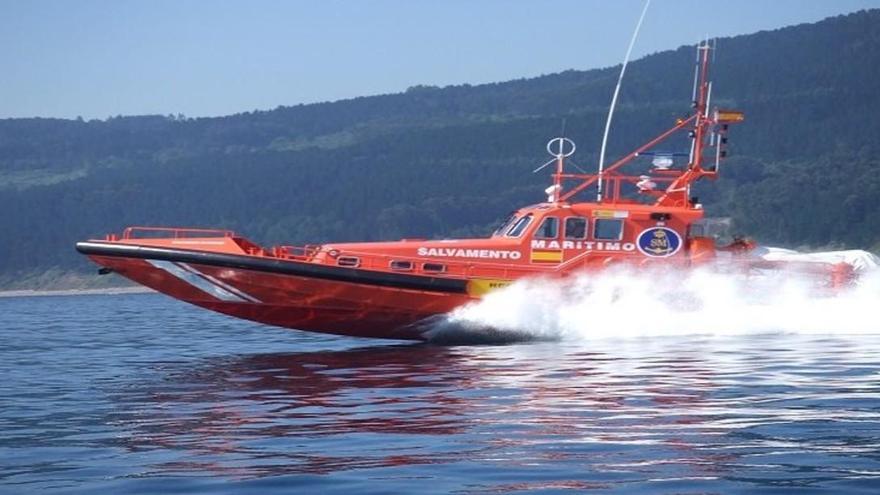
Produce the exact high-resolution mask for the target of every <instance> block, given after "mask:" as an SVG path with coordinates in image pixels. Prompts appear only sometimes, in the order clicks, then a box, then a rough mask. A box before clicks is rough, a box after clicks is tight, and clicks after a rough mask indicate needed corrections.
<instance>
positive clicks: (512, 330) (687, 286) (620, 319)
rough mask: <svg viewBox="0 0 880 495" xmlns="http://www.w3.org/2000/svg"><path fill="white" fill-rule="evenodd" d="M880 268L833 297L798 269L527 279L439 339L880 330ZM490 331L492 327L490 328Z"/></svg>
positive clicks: (446, 327)
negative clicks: (879, 314) (877, 309)
mask: <svg viewBox="0 0 880 495" xmlns="http://www.w3.org/2000/svg"><path fill="white" fill-rule="evenodd" d="M878 300H880V271H877V270H875V271H872V272H870V273H865V274H864V275H863V276H862V278H861V280H860V282H859V283H858V285H856V286H854V287H852V288H848V289H844V290H842V291H839V292H836V293H831V292H830V290H829V289H825V288H819V287H817V286H816V284H815V281H814V280H812V281H811V280H808V279H806V278H804V277H803V276H799V275H798V274H794V273H785V272H774V273H769V274H765V275H763V276H760V277H755V276H752V277H745V276H743V275H740V274H730V273H720V272H718V271H716V270H710V269H697V270H687V271H680V270H673V269H652V270H644V269H641V270H639V271H635V270H628V269H623V268H621V269H613V270H607V271H604V272H600V273H585V274H582V275H579V276H576V277H571V278H567V279H554V280H551V279H529V280H522V281H520V282H517V283H515V284H513V285H512V286H510V287H508V288H505V289H503V290H500V291H497V292H494V293H491V294H489V295H487V296H486V297H485V298H484V299H483V300H481V301H479V302H476V303H474V304H471V305H468V306H465V307H463V308H460V309H458V310H456V311H454V312H453V313H451V314H450V315H448V316H447V317H446V319H445V320H444V321H443V322H441V323H440V324H438V325H437V326H435V327H434V329H433V330H432V331H431V333H430V336H431V338H432V339H434V340H449V339H460V340H467V339H468V336H474V337H475V336H477V335H485V336H487V337H485V338H484V339H483V340H485V339H486V338H489V339H495V340H496V341H501V342H503V341H511V340H591V339H608V338H632V337H644V336H664V335H718V336H729V335H744V334H759V333H804V334H871V333H880V321H878V320H877V318H876V317H875V315H876V312H875V310H874V306H875V305H876V303H877V301H878ZM487 332H488V333H487Z"/></svg>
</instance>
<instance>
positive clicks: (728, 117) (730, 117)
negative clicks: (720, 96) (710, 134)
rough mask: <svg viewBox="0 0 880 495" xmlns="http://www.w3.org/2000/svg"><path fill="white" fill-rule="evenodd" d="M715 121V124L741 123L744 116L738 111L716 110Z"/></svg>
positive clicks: (744, 118)
mask: <svg viewBox="0 0 880 495" xmlns="http://www.w3.org/2000/svg"><path fill="white" fill-rule="evenodd" d="M715 120H716V121H717V122H742V121H743V120H746V114H745V113H743V112H740V111H739V110H716V111H715Z"/></svg>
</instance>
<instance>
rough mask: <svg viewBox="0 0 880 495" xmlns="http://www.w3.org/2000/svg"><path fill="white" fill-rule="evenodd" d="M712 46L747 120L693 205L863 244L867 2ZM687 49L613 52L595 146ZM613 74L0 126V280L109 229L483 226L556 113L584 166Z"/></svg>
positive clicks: (867, 223) (872, 124)
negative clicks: (244, 109)
mask: <svg viewBox="0 0 880 495" xmlns="http://www.w3.org/2000/svg"><path fill="white" fill-rule="evenodd" d="M717 47H718V50H717V53H716V58H715V65H714V67H713V79H714V81H715V86H714V90H713V102H714V103H716V104H718V105H722V106H725V107H736V108H739V109H742V110H744V111H745V112H746V115H747V120H746V122H745V123H743V124H741V125H738V126H737V127H736V128H735V129H733V130H732V133H731V147H730V150H731V158H730V159H729V160H728V161H727V162H726V163H725V165H724V168H723V172H724V173H723V176H722V178H721V180H719V181H717V182H715V183H710V184H706V185H704V186H702V187H701V190H700V191H699V195H700V197H701V198H702V200H703V203H704V204H705V205H706V207H707V210H708V211H709V214H710V215H713V216H731V217H732V218H733V220H734V223H735V225H736V228H737V230H738V231H741V232H744V233H748V234H749V235H751V236H753V237H755V238H757V239H758V240H760V241H762V242H767V243H777V244H784V245H790V246H813V247H819V246H828V245H836V246H841V247H843V246H847V247H850V246H851V247H863V248H873V249H875V250H876V249H878V248H880V175H878V173H877V171H878V167H877V165H878V163H877V162H878V161H880V159H878V156H880V155H878V152H880V120H878V119H877V116H878V115H880V95H878V92H877V86H878V83H877V81H878V80H880V10H872V11H867V12H860V13H855V14H851V15H847V16H840V17H835V18H830V19H827V20H825V21H822V22H820V23H816V24H811V25H800V26H795V27H789V28H784V29H779V30H776V31H769V32H760V33H756V34H751V35H745V36H738V37H734V38H726V39H719V40H718V42H717ZM693 57H694V53H693V48H692V47H682V48H679V49H677V50H674V51H665V52H660V53H656V54H654V55H651V56H648V57H645V58H643V59H641V60H638V61H635V62H633V63H632V64H631V66H630V68H629V69H628V72H627V78H626V80H625V84H624V87H623V91H622V93H621V97H620V106H619V109H618V113H617V114H616V117H615V124H614V128H613V132H612V139H611V143H610V145H611V152H612V156H613V155H614V154H615V153H622V152H626V151H628V150H629V149H630V148H632V147H634V146H636V145H638V144H640V143H641V141H642V140H643V139H645V138H648V137H651V136H653V135H654V134H656V133H658V132H659V131H661V130H663V129H665V128H666V127H668V126H669V125H670V124H671V123H672V122H673V121H674V120H675V118H677V117H679V116H681V115H683V114H685V113H686V112H687V111H688V104H689V98H690V91H691V81H692V75H693V74H692V68H693ZM617 71H618V68H613V67H612V68H607V69H597V70H589V71H574V70H572V71H567V72H563V73H560V74H552V75H547V76H541V77H537V78H533V79H522V80H516V81H508V82H503V83H496V84H486V85H479V86H470V85H462V86H452V87H445V88H435V87H427V86H419V87H414V88H410V89H409V90H408V91H406V92H405V93H401V94H393V95H381V96H371V97H362V98H355V99H351V100H344V101H338V102H333V103H321V104H312V105H298V106H292V107H286V106H281V107H278V108H276V109H274V110H269V111H255V112H248V113H242V114H237V115H232V116H228V117H219V118H186V117H184V116H138V117H113V118H108V119H106V120H92V121H83V120H81V119H77V120H62V119H7V120H0V202H2V205H3V208H2V210H0V232H2V233H3V234H2V235H3V242H2V243H0V286H7V287H8V286H13V285H15V284H16V283H18V284H21V283H28V281H29V280H33V278H32V277H33V276H34V275H36V274H40V273H43V272H45V271H47V270H50V269H54V271H52V272H51V273H53V274H54V273H59V272H60V271H83V272H85V271H87V270H91V267H90V266H89V265H88V264H87V263H86V262H85V261H83V260H82V259H80V257H79V256H78V255H77V254H76V253H75V251H74V250H73V244H74V243H75V241H77V240H80V239H85V238H89V237H95V236H103V235H104V234H105V233H107V232H113V231H120V230H121V229H122V228H123V227H125V226H127V225H162V224H164V225H185V226H210V227H224V228H232V229H235V230H238V231H240V232H243V233H245V234H246V235H248V236H249V237H251V238H253V239H254V240H256V241H258V242H261V243H266V244H269V243H274V242H285V243H297V242H305V241H309V242H316V241H325V240H354V239H394V238H400V237H438V236H460V235H482V234H485V233H487V232H488V231H489V228H490V226H491V225H492V223H493V222H494V221H496V220H497V219H498V218H499V217H501V216H503V215H504V214H505V213H507V212H508V211H510V210H511V209H513V208H515V207H517V206H521V205H522V204H525V203H530V202H536V201H539V200H541V198H542V197H543V193H542V191H543V189H544V188H545V187H546V186H547V183H548V174H549V171H544V172H542V173H541V174H537V175H533V174H532V173H531V170H532V169H533V168H534V167H535V166H537V165H539V164H541V163H543V162H544V161H545V159H546V158H547V157H546V154H545V151H544V144H545V142H546V141H547V140H548V139H549V138H551V137H554V136H555V135H557V134H558V132H559V129H560V125H561V122H562V120H563V119H565V120H566V134H567V135H568V136H569V137H572V138H573V139H574V140H575V141H576V142H577V143H578V153H577V154H576V155H575V156H574V157H573V158H574V162H576V163H577V164H579V165H580V166H581V167H583V168H589V169H592V168H594V166H595V162H596V160H597V154H598V147H599V140H600V138H601V130H602V125H603V124H604V118H605V112H606V111H607V105H608V102H609V99H610V95H611V91H612V88H613V84H614V82H615V80H616V77H617ZM5 96H6V97H7V98H14V97H15V95H5ZM545 172H546V173H545ZM584 197H585V198H586V196H584Z"/></svg>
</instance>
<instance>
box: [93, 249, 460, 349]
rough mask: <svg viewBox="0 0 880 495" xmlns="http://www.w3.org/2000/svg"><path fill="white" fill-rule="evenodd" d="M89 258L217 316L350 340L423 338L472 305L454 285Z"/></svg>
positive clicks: (103, 257) (113, 258) (128, 259)
mask: <svg viewBox="0 0 880 495" xmlns="http://www.w3.org/2000/svg"><path fill="white" fill-rule="evenodd" d="M89 258H90V259H92V261H94V262H95V263H97V264H98V265H100V266H103V267H105V268H108V269H110V270H112V271H113V272H116V273H118V274H120V275H122V276H124V277H126V278H129V279H131V280H132V281H134V282H137V283H139V284H141V285H144V286H146V287H149V288H152V289H154V290H156V291H159V292H162V293H164V294H167V295H169V296H172V297H174V298H176V299H180V300H182V301H185V302H188V303H190V304H194V305H196V306H200V307H203V308H206V309H210V310H213V311H216V312H218V313H223V314H226V315H230V316H234V317H238V318H244V319H247V320H252V321H256V322H260V323H265V324H269V325H275V326H280V327H285V328H292V329H298V330H306V331H312V332H321V333H329V334H337V335H347V336H354V337H372V338H385V339H405V340H424V339H425V337H424V336H423V332H424V331H425V329H426V328H425V326H424V325H421V324H420V323H422V322H424V321H425V320H427V319H429V318H431V317H432V316H436V315H439V314H443V313H447V312H449V311H451V310H453V309H454V308H456V307H458V306H461V305H463V304H466V303H468V302H470V301H472V300H474V298H472V297H470V296H469V295H468V294H467V293H466V291H464V290H462V291H458V292H456V291H453V290H451V289H453V288H454V287H443V288H442V290H435V291H430V290H417V289H408V288H400V287H392V286H387V285H378V284H375V283H370V282H367V283H353V282H347V281H339V280H327V279H320V278H314V277H306V276H298V275H292V274H285V273H271V272H267V271H258V270H254V269H246V268H235V267H228V266H212V265H210V264H199V263H176V262H173V261H168V260H164V261H161V262H157V261H156V260H147V259H135V258H128V257H121V256H101V255H89ZM284 263H296V262H291V261H285V262H284ZM157 264H158V266H157ZM462 287H463V285H462Z"/></svg>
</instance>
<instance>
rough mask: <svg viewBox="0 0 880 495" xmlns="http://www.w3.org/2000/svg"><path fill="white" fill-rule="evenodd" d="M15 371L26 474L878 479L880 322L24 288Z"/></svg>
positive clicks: (3, 395)
mask: <svg viewBox="0 0 880 495" xmlns="http://www.w3.org/2000/svg"><path fill="white" fill-rule="evenodd" d="M831 333H833V332H831ZM0 378H2V379H0V492H3V493H10V494H13V493H15V494H17V493H31V492H41V493H43V492H53V493H194V492H210V493H242V492H246V493H261V494H263V493H265V494H272V493H294V492H297V493H318V492H320V493H412V492H419V493H493V494H494V493H511V492H526V491H542V492H544V493H555V492H590V491H596V492H603V491H614V492H618V493H693V494H697V493H700V494H705V493H782V492H784V493H798V494H804V493H872V494H876V493H880V336H877V335H860V336H845V335H839V336H835V335H824V336H823V335H798V334H763V335H751V336H737V337H694V336H691V337H683V336H667V337H658V336H655V337H651V338H641V339H635V338H629V339H596V340H590V341H585V342H540V343H520V344H512V345H495V346H493V345H482V346H439V345H424V344H395V343H388V342H382V341H366V340H355V339H344V338H333V337H324V336H316V335H308V334H305V333H300V332H294V331H287V330H280V329H275V328H270V327H264V326H261V325H257V324H252V323H248V322H242V321H236V320H232V319H228V318H225V317H222V316H218V315H214V314H211V313H208V312H205V311H202V310H198V309H195V308H192V307H190V306H187V305H184V304H183V303H179V302H176V301H172V300H170V299H167V298H165V297H162V296H158V295H127V296H78V297H42V298H12V299H0Z"/></svg>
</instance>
